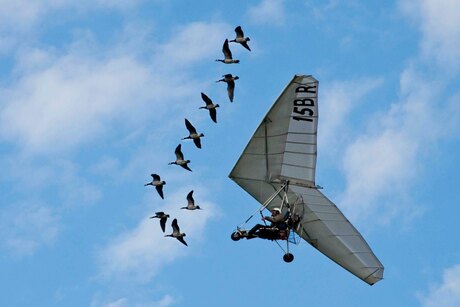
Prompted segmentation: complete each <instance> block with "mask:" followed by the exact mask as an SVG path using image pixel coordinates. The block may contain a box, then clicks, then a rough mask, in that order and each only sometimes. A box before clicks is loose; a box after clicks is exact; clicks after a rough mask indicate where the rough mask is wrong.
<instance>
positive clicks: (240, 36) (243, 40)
mask: <svg viewBox="0 0 460 307" xmlns="http://www.w3.org/2000/svg"><path fill="white" fill-rule="evenodd" d="M235 32H236V38H235V39H232V40H231V41H230V42H232V43H239V44H241V46H243V47H244V48H246V49H248V50H249V51H251V48H249V46H248V42H249V41H250V40H251V39H250V38H249V37H244V33H243V30H242V29H241V27H240V26H238V27H236V28H235Z"/></svg>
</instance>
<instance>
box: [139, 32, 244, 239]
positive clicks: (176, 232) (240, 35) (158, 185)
mask: <svg viewBox="0 0 460 307" xmlns="http://www.w3.org/2000/svg"><path fill="white" fill-rule="evenodd" d="M235 33H236V37H235V39H232V40H228V39H225V41H224V43H223V45H222V53H223V54H224V59H217V60H216V61H218V62H222V63H224V64H238V63H240V60H237V59H233V56H232V52H231V50H230V46H229V43H237V44H240V45H241V46H243V47H244V48H246V49H247V50H249V51H251V48H250V47H249V45H248V42H249V41H250V39H249V37H245V36H244V32H243V30H242V28H241V26H238V27H236V28H235ZM222 77H223V78H222V79H220V80H217V81H216V83H218V82H224V83H226V84H227V95H228V98H229V100H230V102H233V99H234V96H235V94H234V93H235V81H236V80H238V79H239V77H238V76H233V75H232V74H230V73H227V74H225V75H222ZM201 99H202V100H203V101H204V102H205V104H206V105H205V106H202V107H199V109H206V110H208V111H209V116H210V117H211V120H212V121H213V122H214V123H217V110H216V109H217V108H218V107H219V104H215V103H213V101H212V99H211V98H209V97H208V96H207V95H206V94H205V93H203V92H201ZM185 127H186V128H187V130H188V132H189V135H188V136H186V137H183V138H182V140H192V141H193V143H194V144H195V146H196V147H197V148H198V149H201V145H202V144H201V138H202V137H204V134H203V133H198V132H197V130H196V128H195V127H194V126H193V125H192V123H191V122H190V121H189V120H188V119H185ZM181 145H182V144H179V145H177V147H176V149H175V151H174V154H175V155H176V160H175V161H172V162H169V163H168V164H169V165H172V164H175V165H178V166H181V167H182V168H184V169H186V170H187V171H190V172H192V170H191V169H190V167H189V166H188V164H189V163H190V160H186V159H185V158H184V153H183V152H182V146H181ZM151 176H152V181H151V182H148V183H146V184H144V186H149V185H151V186H153V187H155V189H156V190H157V192H158V195H160V197H161V198H162V199H164V194H163V186H164V185H166V182H165V181H162V180H161V178H160V176H159V175H158V174H151ZM186 199H187V206H185V207H182V208H181V209H185V210H190V211H193V210H200V209H201V208H200V206H198V205H195V200H194V199H193V190H192V191H190V192H189V193H188V194H187V197H186ZM169 217H170V216H169V214H166V213H165V212H161V211H160V212H155V215H153V216H151V217H150V218H151V219H154V218H158V219H159V221H160V227H161V230H162V231H163V232H165V231H166V222H167V220H168V218H169ZM171 227H172V233H171V234H169V235H165V237H172V238H176V239H177V240H179V241H180V242H181V243H182V244H184V245H186V246H188V245H187V242H185V240H184V237H185V236H186V234H185V233H181V231H180V228H179V225H178V223H177V219H176V218H174V219H173V221H172V223H171Z"/></svg>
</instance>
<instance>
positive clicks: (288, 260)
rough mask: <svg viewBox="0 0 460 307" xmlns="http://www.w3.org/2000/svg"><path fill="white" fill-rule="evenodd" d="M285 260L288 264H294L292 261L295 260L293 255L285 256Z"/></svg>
mask: <svg viewBox="0 0 460 307" xmlns="http://www.w3.org/2000/svg"><path fill="white" fill-rule="evenodd" d="M283 260H284V261H285V262H288V263H289V262H292V260H294V255H293V254H291V253H287V254H284V256H283Z"/></svg>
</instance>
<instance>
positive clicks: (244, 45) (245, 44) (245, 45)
mask: <svg viewBox="0 0 460 307" xmlns="http://www.w3.org/2000/svg"><path fill="white" fill-rule="evenodd" d="M240 44H241V45H242V46H243V47H244V48H246V49H248V50H249V51H251V48H249V45H248V42H241V43H240Z"/></svg>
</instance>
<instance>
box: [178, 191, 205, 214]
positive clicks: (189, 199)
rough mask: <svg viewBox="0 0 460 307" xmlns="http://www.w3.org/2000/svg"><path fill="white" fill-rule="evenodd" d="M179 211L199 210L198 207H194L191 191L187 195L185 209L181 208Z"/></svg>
mask: <svg viewBox="0 0 460 307" xmlns="http://www.w3.org/2000/svg"><path fill="white" fill-rule="evenodd" d="M181 209H187V210H196V209H201V208H200V206H195V200H194V199H193V190H191V191H190V192H189V193H188V194H187V207H182V208H181Z"/></svg>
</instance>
